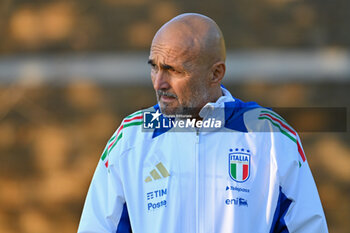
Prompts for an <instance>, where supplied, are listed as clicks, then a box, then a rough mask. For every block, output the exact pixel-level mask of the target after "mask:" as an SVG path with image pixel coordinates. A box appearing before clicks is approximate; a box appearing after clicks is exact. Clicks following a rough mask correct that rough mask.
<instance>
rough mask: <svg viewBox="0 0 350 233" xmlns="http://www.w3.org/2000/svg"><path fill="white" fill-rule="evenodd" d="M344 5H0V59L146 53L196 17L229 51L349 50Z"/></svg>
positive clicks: (84, 0) (181, 1)
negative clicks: (163, 32) (161, 34)
mask: <svg viewBox="0 0 350 233" xmlns="http://www.w3.org/2000/svg"><path fill="white" fill-rule="evenodd" d="M349 9H350V1H347V0H319V1H301V0H263V1H262V0H249V1H247V0H238V1H227V0H216V1H210V0H202V1H186V0H177V1H169V0H167V1H160V0H102V1H92V0H75V1H68V0H46V1H42V0H34V1H26V0H2V1H1V2H0V53H18V52H52V51H55V52H67V51H117V50H118V51H119V50H137V49H148V48H149V45H150V42H151V40H152V37H153V35H154V33H155V32H156V31H157V29H158V28H159V27H160V26H161V25H162V24H163V23H165V22H166V21H167V20H169V19H171V18H172V17H174V16H175V15H177V14H180V13H184V12H198V13H203V14H206V15H208V16H210V17H212V18H213V19H214V20H215V21H216V22H217V23H218V25H219V26H220V27H221V28H222V30H223V33H224V35H225V38H226V43H227V47H228V48H230V49H235V48H266V47H280V48H296V47H298V48H300V47H303V48H318V47H349V45H350V31H349V30H346V28H348V22H349V21H350V14H349V13H348V12H349Z"/></svg>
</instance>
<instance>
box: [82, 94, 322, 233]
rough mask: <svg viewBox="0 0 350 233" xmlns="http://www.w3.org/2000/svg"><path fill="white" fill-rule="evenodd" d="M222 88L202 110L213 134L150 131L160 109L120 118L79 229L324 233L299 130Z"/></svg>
mask: <svg viewBox="0 0 350 233" xmlns="http://www.w3.org/2000/svg"><path fill="white" fill-rule="evenodd" d="M222 90H223V94H224V95H223V96H222V97H220V98H219V100H218V101H217V102H216V103H208V104H207V105H206V106H204V107H203V109H202V110H201V112H200V115H201V117H203V120H204V121H205V120H211V119H215V120H216V121H215V122H216V123H218V121H219V123H221V126H219V123H218V125H216V126H217V127H218V128H215V129H213V128H205V127H204V122H203V126H202V128H196V127H192V128H191V127H187V128H186V129H181V127H180V126H181V125H175V126H174V125H172V127H167V125H166V124H163V125H162V126H161V127H160V128H154V127H157V126H155V125H157V124H161V123H162V122H161V121H162V120H164V119H165V120H168V118H165V117H164V116H163V115H161V116H159V115H160V114H158V113H159V107H158V105H156V106H154V107H152V108H150V109H148V110H146V111H139V112H136V113H134V114H132V115H130V116H128V117H126V118H125V119H124V120H123V122H122V124H121V126H120V127H119V128H118V130H117V131H116V132H115V133H114V135H113V136H112V138H111V139H110V140H109V142H108V143H107V146H106V148H105V151H104V152H103V154H102V157H101V160H100V162H99V164H98V165H97V168H96V171H95V174H94V177H93V179H92V182H91V185H90V188H89V191H88V194H87V197H86V201H85V205H84V210H83V213H82V216H81V220H80V225H79V229H78V232H79V233H112V232H113V233H115V232H117V233H120V232H131V229H132V232H133V233H245V232H247V233H252V232H254V233H259V232H262V233H266V232H274V233H275V232H283V233H286V232H299V233H323V232H328V230H327V224H326V219H325V216H324V213H323V210H322V205H321V202H320V199H319V196H318V193H317V188H316V185H315V182H314V180H313V177H312V174H311V171H310V168H309V165H308V163H307V160H306V158H305V155H304V152H303V149H302V147H301V144H300V139H299V137H298V135H297V134H296V132H295V131H294V130H293V129H292V128H291V127H290V126H289V125H288V123H287V122H285V121H284V119H283V118H281V117H280V116H279V115H277V114H276V113H275V112H273V111H272V110H270V109H266V108H262V107H260V106H258V105H257V104H255V103H252V102H249V103H244V102H242V101H240V100H238V99H235V98H233V97H232V96H231V94H230V93H229V92H228V91H227V90H226V89H224V88H223V89H222ZM148 111H152V112H153V114H152V115H150V114H149V113H148ZM154 112H155V113H154ZM149 116H151V117H152V119H151V120H150V118H149ZM146 118H147V119H146ZM153 118H154V119H153ZM175 121H176V120H175ZM150 122H151V123H152V122H153V123H155V125H153V128H152V129H145V128H147V127H150V126H152V125H151V124H149V123H150ZM146 123H147V124H148V125H147V124H146ZM156 123H157V124H156ZM168 123H169V121H168ZM209 123H210V122H209ZM191 124H192V123H191V122H190V123H189V125H187V126H191ZM210 125H211V126H212V125H213V124H210ZM158 126H159V125H158ZM197 126H198V125H197ZM130 225H131V229H130Z"/></svg>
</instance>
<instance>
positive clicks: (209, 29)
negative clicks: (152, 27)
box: [152, 13, 226, 65]
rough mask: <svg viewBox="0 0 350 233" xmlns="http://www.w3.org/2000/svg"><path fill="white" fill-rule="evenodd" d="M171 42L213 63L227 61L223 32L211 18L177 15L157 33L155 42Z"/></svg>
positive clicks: (187, 14) (196, 15)
mask: <svg viewBox="0 0 350 233" xmlns="http://www.w3.org/2000/svg"><path fill="white" fill-rule="evenodd" d="M154 42H157V43H159V42H161V43H162V42H163V43H171V42H175V43H174V46H179V47H181V48H183V49H186V52H190V54H189V53H187V54H189V55H192V56H196V57H197V58H201V60H204V61H202V62H207V63H209V64H208V65H212V64H214V63H215V62H218V61H222V62H225V59H226V49H225V42H224V38H223V35H222V32H221V30H220V28H219V27H218V25H217V24H216V23H215V22H214V20H212V19H211V18H209V17H207V16H204V15H201V14H195V13H186V14H181V15H178V16H176V17H175V18H173V19H171V20H170V21H169V22H167V23H166V24H164V25H163V26H162V27H161V28H160V29H159V30H158V32H157V33H156V35H155V37H154V39H153V42H152V44H153V43H154Z"/></svg>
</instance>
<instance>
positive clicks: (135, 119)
mask: <svg viewBox="0 0 350 233" xmlns="http://www.w3.org/2000/svg"><path fill="white" fill-rule="evenodd" d="M142 123H143V115H142V111H138V112H135V113H134V114H131V115H129V116H127V117H125V119H124V120H123V122H122V124H121V125H120V126H119V128H118V130H117V132H116V133H115V134H114V135H113V136H112V137H111V139H109V141H108V143H107V147H106V149H105V150H104V151H103V153H102V156H101V160H102V161H104V163H105V166H106V167H108V155H109V154H110V153H111V151H112V150H113V148H114V147H115V146H116V145H117V144H118V142H119V140H120V139H121V138H122V137H123V129H125V128H127V127H130V126H134V125H142Z"/></svg>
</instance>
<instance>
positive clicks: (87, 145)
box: [0, 81, 350, 233]
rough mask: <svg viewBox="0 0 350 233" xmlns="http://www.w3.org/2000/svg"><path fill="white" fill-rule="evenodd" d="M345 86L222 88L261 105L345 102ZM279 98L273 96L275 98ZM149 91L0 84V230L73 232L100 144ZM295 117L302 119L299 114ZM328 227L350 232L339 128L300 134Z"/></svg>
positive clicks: (349, 188)
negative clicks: (336, 130) (326, 131)
mask: <svg viewBox="0 0 350 233" xmlns="http://www.w3.org/2000/svg"><path fill="white" fill-rule="evenodd" d="M349 87H350V86H349V84H331V83H323V84H317V85H315V84H291V83H285V84H266V83H245V84H237V85H234V86H227V88H228V89H229V90H230V91H231V92H232V93H233V94H234V95H235V96H237V97H239V98H241V99H243V100H244V101H250V100H255V101H258V102H259V103H260V104H262V105H264V106H283V107H288V106H289V107H295V106H342V107H344V106H349V105H350V102H349V101H350V100H349V98H348V96H349V94H348V90H349ZM277 96H279V98H276V97H277ZM154 103H155V97H154V92H153V90H152V89H151V88H145V87H138V86H122V87H121V86H113V85H112V86H99V85H96V84H94V83H91V82H82V81H80V82H75V83H70V84H69V85H67V86H46V85H42V84H37V85H32V86H23V85H20V84H13V85H12V86H1V87H0V232H7V233H12V232H13V233H14V232H22V233H48V232H54V231H57V229H59V231H60V232H62V233H68V232H75V231H76V229H77V226H78V222H79V218H80V214H81V211H82V207H83V202H84V198H85V196H86V192H87V189H88V185H89V183H90V181H91V177H92V175H93V172H94V169H95V167H96V165H97V162H98V160H99V158H100V153H101V152H102V150H103V148H104V145H105V143H106V142H107V140H108V138H109V137H110V135H111V134H112V133H113V132H114V130H116V128H117V127H118V125H119V124H120V122H121V119H122V118H123V117H125V116H126V115H128V114H130V113H132V112H134V111H136V110H138V109H142V108H146V107H148V106H151V105H153V104H154ZM315 117H316V116H315ZM299 120H300V121H302V120H303V119H299ZM301 138H302V141H303V144H304V149H305V152H306V154H307V157H308V160H309V164H310V166H311V169H312V171H313V173H314V177H315V180H316V183H317V185H318V188H319V192H320V196H321V199H322V202H323V205H324V209H325V213H326V216H327V219H328V224H329V228H330V232H337V233H346V232H348V229H350V225H349V221H348V219H349V218H350V200H349V198H348V197H349V195H350V157H349V155H350V147H349V145H348V142H349V134H347V133H317V134H316V133H303V134H301Z"/></svg>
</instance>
